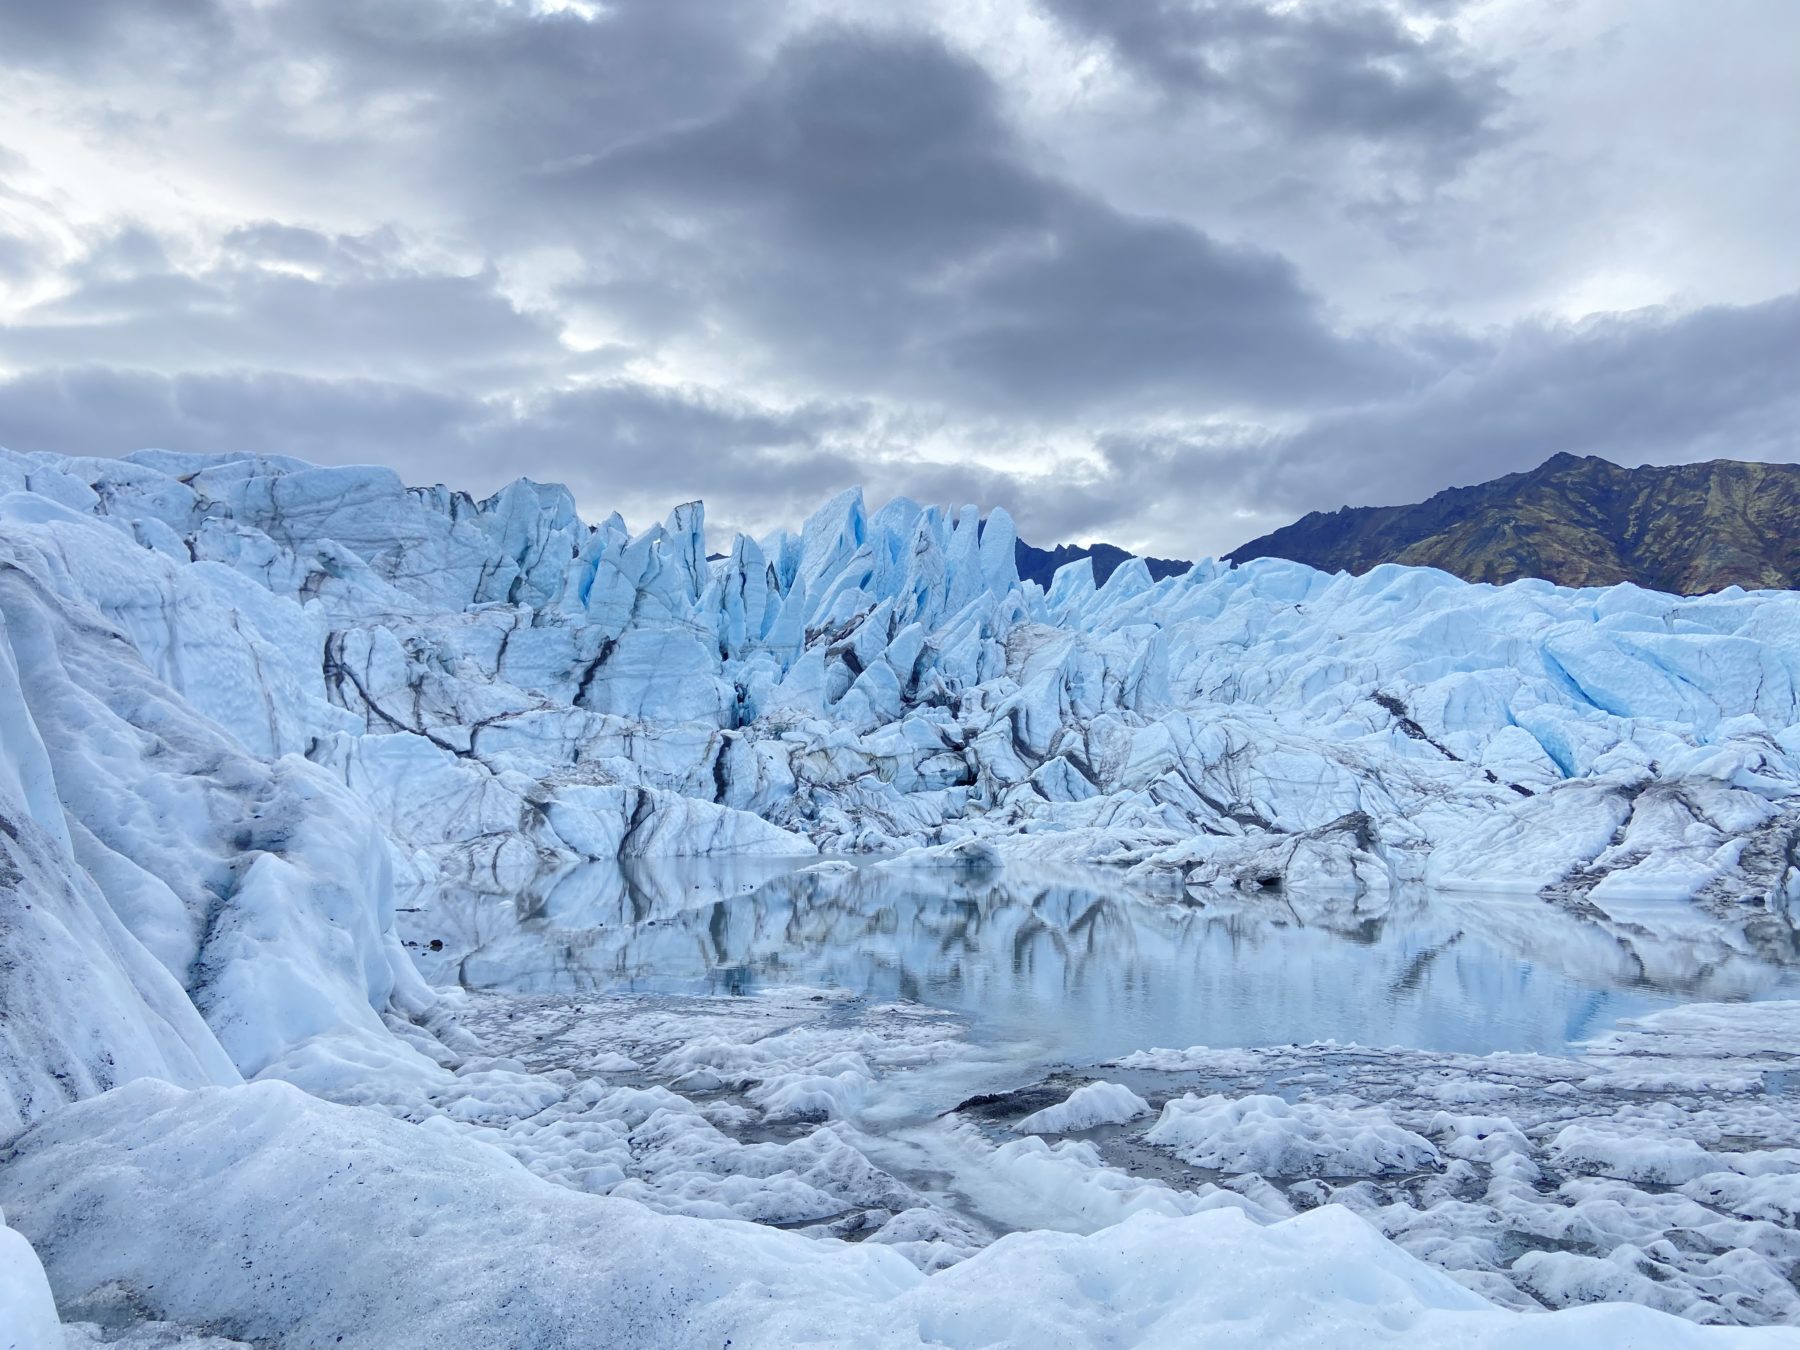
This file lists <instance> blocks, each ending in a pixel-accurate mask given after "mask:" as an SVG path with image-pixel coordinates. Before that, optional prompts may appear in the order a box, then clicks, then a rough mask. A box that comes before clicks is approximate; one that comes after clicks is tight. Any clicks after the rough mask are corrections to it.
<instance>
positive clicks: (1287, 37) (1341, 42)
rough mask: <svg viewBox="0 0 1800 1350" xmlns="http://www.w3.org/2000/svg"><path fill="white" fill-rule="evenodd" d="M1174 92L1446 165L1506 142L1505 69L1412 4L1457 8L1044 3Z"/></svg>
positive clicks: (1290, 127) (1306, 131) (1301, 130)
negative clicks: (1422, 21) (1417, 17)
mask: <svg viewBox="0 0 1800 1350" xmlns="http://www.w3.org/2000/svg"><path fill="white" fill-rule="evenodd" d="M1044 3H1045V5H1046V8H1047V9H1048V10H1049V11H1050V12H1051V13H1052V14H1054V15H1055V16H1056V17H1057V18H1058V19H1059V20H1060V21H1061V22H1062V23H1064V24H1065V25H1067V27H1068V28H1069V29H1070V30H1072V31H1073V32H1075V33H1076V34H1079V35H1081V36H1083V37H1086V38H1089V39H1092V40H1094V41H1097V42H1100V43H1102V44H1104V45H1105V46H1106V47H1107V48H1108V49H1109V50H1110V51H1111V52H1113V53H1114V54H1115V55H1116V56H1117V57H1118V59H1119V60H1121V61H1123V62H1124V63H1126V64H1127V65H1128V66H1129V67H1130V68H1131V69H1133V70H1134V71H1137V72H1140V73H1142V74H1143V75H1145V76H1147V77H1148V78H1149V79H1151V80H1153V81H1154V82H1155V83H1156V85H1157V86H1158V87H1159V88H1160V89H1161V90H1162V91H1164V92H1165V93H1167V94H1170V95H1172V96H1176V97H1179V98H1184V99H1196V100H1201V101H1205V102H1209V103H1213V104H1217V105H1220V106H1222V107H1225V108H1228V109H1231V110H1234V111H1236V112H1238V113H1239V114H1241V115H1248V116H1252V117H1256V118H1259V119H1266V120H1267V121H1269V122H1272V123H1273V124H1275V125H1276V126H1278V127H1280V128H1283V129H1285V130H1286V131H1288V132H1290V133H1292V134H1294V135H1296V136H1299V137H1322V138H1325V139H1327V140H1344V139H1355V140H1363V141H1367V142H1372V143H1376V144H1381V145H1388V146H1395V147H1399V148H1403V149H1405V150H1407V151H1408V152H1412V153H1417V154H1420V155H1422V156H1423V157H1424V158H1425V159H1426V161H1428V162H1429V163H1431V164H1432V165H1433V166H1434V167H1436V168H1438V169H1448V168H1452V167H1454V166H1455V165H1456V164H1457V163H1458V162H1460V161H1461V160H1463V159H1464V158H1466V157H1467V156H1468V155H1470V154H1473V153H1474V152H1476V151H1477V150H1479V149H1481V148H1482V147H1483V146H1485V145H1488V144H1491V143H1492V142H1493V140H1494V139H1495V137H1496V135H1497V134H1498V133H1497V128H1498V124H1499V122H1500V120H1501V118H1502V115H1503V114H1504V112H1505V110H1506V108H1507V106H1508V96H1507V93H1506V89H1505V84H1504V79H1503V76H1504V70H1503V67H1502V66H1501V65H1500V64H1498V63H1496V62H1494V61H1492V60H1488V59H1484V58H1483V57H1482V56H1481V55H1480V54H1479V53H1478V52H1475V51H1472V50H1470V49H1469V48H1468V46H1466V45H1465V44H1464V43H1462V42H1461V41H1460V40H1459V39H1458V38H1457V37H1456V36H1455V35H1454V34H1453V33H1447V32H1444V31H1442V30H1438V31H1434V32H1432V33H1430V34H1429V35H1422V34H1420V33H1419V32H1417V31H1415V30H1414V29H1413V28H1411V27H1409V26H1408V24H1407V22H1406V20H1407V18H1408V14H1407V10H1408V9H1410V10H1412V11H1415V12H1419V11H1424V12H1432V11H1436V12H1438V13H1443V12H1448V11H1450V10H1452V9H1454V8H1458V7H1459V6H1458V5H1456V4H1449V3H1442V2H1441V0H1440V2H1439V3H1435V4H1425V5H1420V4H1411V5H1408V6H1404V7H1402V6H1401V5H1398V4H1383V3H1374V2H1373V0H1353V2H1351V3H1341V4H1330V5H1293V6H1285V7H1279V8H1278V7H1275V6H1271V5H1268V4H1266V3H1261V2H1260V0H1145V2H1144V3H1135V4H1114V3H1111V2H1110V0H1044Z"/></svg>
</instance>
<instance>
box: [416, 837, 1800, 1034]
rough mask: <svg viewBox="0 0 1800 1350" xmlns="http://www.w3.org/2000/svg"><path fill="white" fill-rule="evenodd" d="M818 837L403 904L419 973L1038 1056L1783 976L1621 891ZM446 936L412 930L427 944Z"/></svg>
mask: <svg viewBox="0 0 1800 1350" xmlns="http://www.w3.org/2000/svg"><path fill="white" fill-rule="evenodd" d="M813 861H815V860H812V859H807V860H801V861H798V862H796V861H792V860H788V861H768V860H753V861H747V862H746V861H734V862H731V863H715V862H704V861H698V860H692V861H690V860H680V861H663V862H657V863H654V864H651V863H645V862H640V863H629V864H623V865H619V864H596V865H593V866H589V867H584V868H581V869H578V870H576V871H573V872H569V873H565V874H563V875H561V876H559V877H557V878H556V879H555V880H554V882H553V883H551V884H548V885H546V886H544V887H543V888H541V889H537V890H533V891H531V892H529V893H526V894H522V895H519V896H517V897H513V898H510V899H507V898H497V897H494V896H491V895H476V894H467V895H450V896H436V897H433V898H432V899H431V900H430V901H429V902H428V903H421V904H420V905H419V907H418V908H416V909H414V910H413V911H411V912H409V913H408V914H406V915H403V920H404V922H403V925H402V927H403V930H404V931H405V934H406V936H407V938H408V940H409V943H410V944H411V945H412V947H413V950H414V953H415V956H416V958H417V959H418V961H419V963H420V965H421V968H422V969H423V970H424V972H425V974H426V976H427V978H429V979H431V980H433V981H434V982H435V983H438V984H442V985H458V984H460V985H462V986H463V987H465V988H468V989H471V990H477V991H491V992H495V993H516V994H569V993H642V994H650V995H655V994H746V995H748V994H756V993H760V992H764V991H767V990H770V989H774V988H787V987H793V986H804V987H819V988H826V989H833V990H841V991H846V992H848V993H850V994H852V995H855V996H857V998H858V1000H861V1001H866V1002H868V1003H886V1002H891V1001H898V1000H904V1001H908V1002H911V1003H916V1004H923V1005H926V1006H927V1007H930V1008H934V1009H940V1010H945V1011H948V1012H952V1013H955V1014H958V1015H959V1016H961V1017H963V1018H966V1019H967V1021H968V1023H969V1026H970V1035H971V1038H972V1039H974V1040H976V1041H980V1040H982V1039H983V1038H988V1039H991V1040H994V1041H1005V1042H1007V1043H1009V1044H1012V1045H1016V1046H1018V1047H1019V1048H1020V1050H1021V1052H1022V1053H1024V1054H1026V1055H1027V1056H1028V1057H1030V1058H1033V1059H1037V1060H1039V1061H1040V1062H1043V1063H1066V1064H1077V1065H1079V1064H1087V1063H1093V1062H1097V1061H1101V1060H1105V1059H1108V1058H1112V1057H1116V1056H1120V1055H1124V1054H1128V1053H1130V1052H1132V1051H1134V1050H1141V1049H1148V1048H1151V1047H1156V1046H1169V1047H1185V1046H1190V1045H1210V1046H1215V1047H1227V1046H1269V1045H1285V1044H1289V1043H1305V1042H1309V1041H1317V1040H1336V1041H1340V1042H1356V1043H1358V1044H1362V1045H1367V1046H1390V1045H1392V1046H1403V1047H1407V1048H1411V1049H1422V1050H1444V1051H1461V1052H1467V1053H1486V1052H1490V1051H1496V1050H1517V1051H1542V1052H1549V1053H1556V1052H1560V1051H1563V1050H1565V1049H1566V1048H1567V1047H1568V1046H1570V1045H1571V1044H1572V1043H1574V1042H1578V1041H1582V1040H1584V1039H1587V1038H1588V1037H1591V1036H1593V1035H1596V1034H1598V1033H1600V1032H1603V1031H1605V1030H1607V1029H1608V1028H1610V1027H1611V1026H1613V1025H1614V1024H1615V1023H1617V1022H1618V1021H1619V1020H1620V1019H1621V1018H1626V1017H1634V1016H1638V1015H1641V1014H1643V1013H1646V1012H1651V1011H1654V1010H1657V1009H1660V1008H1664V1007H1669V1006H1673V1005H1675V1004H1679V1003H1688V1002H1695V1001H1727V1002H1729V1001H1737V1000H1747V999H1766V998H1783V997H1785V998H1792V997H1800V944H1797V942H1796V936H1795V932H1794V929H1793V927H1792V926H1791V925H1790V924H1789V923H1788V921H1787V920H1785V919H1783V918H1780V917H1778V916H1774V915H1769V914H1766V913H1763V912H1762V911H1760V910H1758V911H1749V910H1746V913H1745V917H1744V919H1743V920H1741V921H1740V920H1735V919H1734V920H1730V921H1728V920H1722V919H1718V918H1715V917H1711V916H1709V915H1707V914H1706V913H1704V912H1702V911H1701V910H1700V909H1698V908H1697V907H1695V906H1693V905H1690V904H1688V903H1687V902H1685V901H1678V900H1669V901H1642V902H1638V903H1635V904H1633V905H1632V906H1631V907H1630V908H1629V909H1628V910H1625V911H1619V910H1615V911H1614V912H1612V913H1610V914H1600V913H1598V912H1595V911H1590V912H1589V913H1588V914H1587V915H1586V916H1585V917H1584V916H1578V915H1577V914H1576V913H1573V912H1571V911H1570V910H1568V909H1565V908H1560V907H1558V906H1556V905H1553V904H1550V903H1548V902H1545V901H1543V900H1540V899H1537V898H1535V897H1518V896H1504V895H1468V894H1456V895H1446V894H1430V893H1426V892H1423V891H1418V892H1411V893H1403V894H1401V895H1399V896H1396V897H1391V898H1390V897H1386V896H1383V897H1380V898H1379V899H1375V898H1371V897H1363V898H1362V899H1360V900H1350V899H1344V898H1315V897H1307V896H1304V895H1294V894H1283V893H1280V892H1275V893H1267V894H1263V893H1259V894H1255V895H1238V894H1232V893H1225V894H1220V893H1215V892H1207V893H1204V894H1195V893H1190V894H1189V895H1187V896H1186V897H1184V898H1169V897H1166V896H1153V895H1149V894H1144V893H1141V892H1138V891H1135V890H1134V889H1132V888H1131V887H1130V886H1128V885H1126V884H1125V883H1124V882H1123V881H1122V880H1121V879H1119V878H1116V877H1112V876H1110V875H1108V874H1105V873H1096V872H1089V871H1075V872H1072V871H1063V870H1046V871H1036V870H1027V869H1019V868H1016V867H1015V868H1009V869H1008V870H1006V871H1005V872H1001V873H998V874H995V875H991V876H983V877H970V876H963V875H957V874H953V873H949V872H944V871H928V870H905V869H900V868H890V867H883V866H877V865H873V864H871V863H869V862H866V861H864V862H862V863H861V864H860V865H859V867H858V870H856V871H854V872H842V873H831V872H824V873H821V872H816V871H814V872H807V871H799V870H796V869H798V868H802V867H805V866H807V865H808V864H810V863H812V862H813ZM434 942H435V943H441V944H442V947H441V949H439V950H433V948H432V944H433V943H434Z"/></svg>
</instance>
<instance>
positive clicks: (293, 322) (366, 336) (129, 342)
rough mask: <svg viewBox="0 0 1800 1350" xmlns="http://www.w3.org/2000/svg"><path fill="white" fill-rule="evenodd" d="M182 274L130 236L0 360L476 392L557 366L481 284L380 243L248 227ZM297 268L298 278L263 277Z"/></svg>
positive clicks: (34, 313) (77, 271)
mask: <svg viewBox="0 0 1800 1350" xmlns="http://www.w3.org/2000/svg"><path fill="white" fill-rule="evenodd" d="M223 242H224V245H225V250H224V255H223V256H222V257H221V258H219V259H218V260H216V261H214V262H211V263H209V264H207V265H205V266H201V267H198V268H195V269H194V270H191V271H187V270H182V269H181V268H179V267H177V266H176V265H175V264H173V263H171V262H170V261H169V258H168V255H167V253H166V251H165V250H164V248H163V246H162V244H161V243H160V241H158V240H157V239H156V238H155V237H154V236H152V235H151V234H150V233H148V232H147V231H145V230H143V229H141V228H132V229H127V230H124V231H121V232H119V233H118V234H115V235H112V236H108V237H106V238H104V239H102V240H100V241H98V242H97V243H96V245H95V246H94V247H93V248H92V249H90V251H89V252H88V253H86V254H85V255H84V256H83V257H81V258H80V259H79V260H77V261H76V262H75V263H73V264H72V265H71V266H69V267H68V268H67V269H65V271H64V273H63V280H64V283H65V286H66V289H64V290H62V291H61V292H60V293H57V294H55V295H53V296H51V297H50V298H48V299H45V300H42V301H40V302H39V303H37V304H35V305H33V306H31V307H29V308H27V309H25V310H24V311H23V312H21V313H20V314H18V315H17V316H16V317H15V319H14V320H13V322H11V323H10V324H7V325H4V326H0V358H6V359H10V360H12V361H15V362H32V363H34V364H35V363H43V364H115V365H122V366H131V367H151V368H160V369H183V368H196V367H198V368H202V369H203V368H205V367H208V366H217V365H239V364H249V365H264V366H269V367H271V368H276V369H287V370H290V371H294V372H297V373H310V374H346V375H355V374H364V373H374V372H375V371H377V370H378V371H379V372H380V373H381V374H383V375H385V376H388V377H399V378H416V377H419V376H426V375H431V374H436V375H438V376H444V375H449V374H455V375H457V376H458V377H459V379H460V380H461V381H463V382H464V383H465V384H466V382H468V381H469V380H471V379H476V380H480V379H484V378H485V379H486V380H487V381H489V382H490V383H492V382H497V381H499V380H501V379H503V378H517V375H518V371H519V369H520V368H521V367H522V366H527V365H529V366H531V367H533V368H538V369H541V368H542V367H545V366H554V365H555V364H556V363H558V362H559V361H561V360H562V359H563V358H564V357H566V355H567V352H566V350H565V349H564V348H563V346H562V344H561V343H560V341H559V338H558V334H557V327H556V325H555V323H554V322H552V321H551V320H548V319H546V318H545V317H543V316H540V315H533V314H527V313H524V312H521V311H520V310H519V309H518V308H517V307H516V306H515V305H514V304H513V303H512V302H511V301H510V300H508V299H507V298H506V297H505V296H503V295H502V294H500V292H499V290H498V289H497V281H498V278H497V276H496V274H495V273H494V272H493V271H492V270H491V269H489V270H484V271H481V272H475V273H470V274H458V273H453V272H441V271H432V270H427V269H424V268H421V267H418V266H415V265H413V264H411V263H409V262H408V261H407V260H406V259H405V258H404V257H403V256H401V255H400V252H399V248H398V244H397V241H396V240H394V239H391V238H381V237H370V236H363V237H348V236H338V237H335V238H331V237H327V236H325V235H323V234H320V233H318V232H316V231H310V230H304V229H299V228H296V227H292V226H279V225H271V224H268V223H256V224H252V225H249V226H246V227H244V228H241V229H238V230H234V231H233V232H231V233H230V234H228V235H227V236H226V237H225V240H224V241H223ZM301 262H303V263H305V264H307V265H308V266H309V267H311V268H313V269H314V270H313V271H312V272H310V273H302V272H297V271H294V270H290V269H288V268H286V267H281V266H270V265H265V264H281V263H301Z"/></svg>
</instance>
